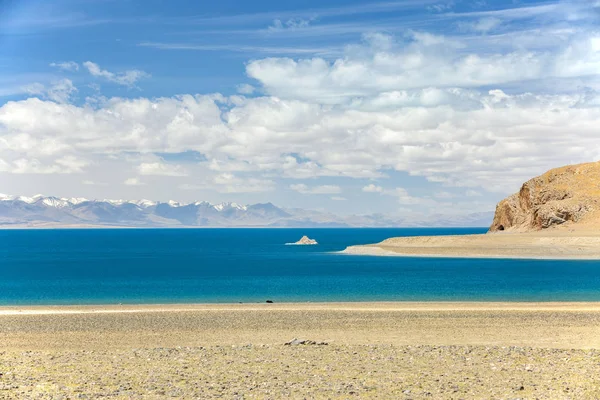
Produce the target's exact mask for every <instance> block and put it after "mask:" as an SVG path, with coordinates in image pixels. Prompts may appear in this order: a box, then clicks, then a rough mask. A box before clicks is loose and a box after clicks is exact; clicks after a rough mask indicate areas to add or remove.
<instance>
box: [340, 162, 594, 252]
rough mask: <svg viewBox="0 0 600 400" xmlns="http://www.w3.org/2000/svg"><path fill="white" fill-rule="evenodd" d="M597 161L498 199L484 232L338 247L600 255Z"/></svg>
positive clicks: (563, 170) (568, 168)
mask: <svg viewBox="0 0 600 400" xmlns="http://www.w3.org/2000/svg"><path fill="white" fill-rule="evenodd" d="M598 188H600V162H593V163H585V164H579V165H569V166H565V167H561V168H556V169H552V170H550V171H548V172H546V173H545V174H542V175H540V176H538V177H535V178H533V179H530V180H529V181H527V182H525V183H524V184H523V185H522V186H521V189H520V190H519V191H518V192H517V193H515V194H513V195H511V196H509V197H507V198H506V199H504V200H502V201H500V202H499V203H498V205H497V207H496V212H495V215H494V220H493V221H492V224H491V226H490V228H489V232H488V233H487V234H484V235H463V236H419V237H395V238H390V239H387V240H384V241H383V242H381V243H376V244H369V245H361V246H349V247H347V248H346V249H345V250H343V251H342V252H341V253H343V254H352V255H375V256H413V257H464V258H472V257H476V258H530V259H559V260H565V259H573V260H600V229H598V227H600V203H599V201H600V200H599V199H600V190H599V189H598Z"/></svg>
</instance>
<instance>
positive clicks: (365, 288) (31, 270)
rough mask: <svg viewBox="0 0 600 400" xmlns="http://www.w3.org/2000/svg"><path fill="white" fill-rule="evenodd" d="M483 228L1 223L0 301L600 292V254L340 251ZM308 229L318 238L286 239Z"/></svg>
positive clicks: (583, 297) (512, 296) (535, 296)
mask: <svg viewBox="0 0 600 400" xmlns="http://www.w3.org/2000/svg"><path fill="white" fill-rule="evenodd" d="M483 232H485V229H484V228H481V229H147V230H144V229H99V230H92V229H90V230H3V231H0V304H3V305H17V304H20V305H24V304H111V303H112V304H114V303H186V302H211V303H212V302H244V303H246V302H264V301H266V300H273V301H274V302H292V301H297V302H306V301H312V302H317V301H403V300H410V301H434V300H438V301H439V300H443V301H446V300H449V301H450V300H451V301H593V300H596V301H597V300H600V262H597V261H548V260H509V259H489V260H485V259H443V258H412V257H411V258H405V257H370V256H349V255H339V254H333V253H332V252H334V251H339V250H342V249H344V248H345V247H346V246H347V245H353V244H365V243H374V242H379V241H381V240H383V239H385V238H388V237H392V236H415V235H446V234H467V233H483ZM302 235H308V236H309V237H311V238H315V239H317V240H318V241H319V245H318V246H286V245H285V243H286V242H294V241H296V240H298V239H299V238H300V237H301V236H302Z"/></svg>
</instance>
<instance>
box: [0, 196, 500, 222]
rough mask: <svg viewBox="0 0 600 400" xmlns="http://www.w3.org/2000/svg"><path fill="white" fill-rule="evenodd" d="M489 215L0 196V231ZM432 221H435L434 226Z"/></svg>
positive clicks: (480, 218)
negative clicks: (365, 212) (388, 213)
mask: <svg viewBox="0 0 600 400" xmlns="http://www.w3.org/2000/svg"><path fill="white" fill-rule="evenodd" d="M492 217H493V213H492V212H490V213H480V214H477V215H469V216H463V217H453V218H452V219H444V218H442V217H441V216H440V218H439V219H437V220H433V221H432V220H429V221H414V220H411V219H410V217H407V218H389V217H385V216H382V215H370V216H369V215H365V216H347V217H340V216H337V215H334V214H330V213H326V212H320V211H312V210H303V209H284V208H279V207H277V206H275V205H274V204H271V203H264V204H250V205H241V204H238V203H220V204H212V203H209V202H207V201H195V202H191V203H181V202H178V201H174V200H169V201H168V202H166V203H163V202H158V201H152V200H146V199H142V200H123V199H118V200H111V199H104V200H88V199H85V198H82V197H74V198H59V197H53V196H43V195H35V196H33V197H26V196H10V195H4V194H0V227H26V226H31V227H36V226H37V227H42V226H48V227H61V226H115V227H116V226H119V227H178V226H179V227H346V226H356V227H367V226H369V227H390V226H399V227H401V226H404V227H410V226H485V225H488V224H489V222H487V223H486V221H491V219H492ZM436 221H438V222H437V223H436Z"/></svg>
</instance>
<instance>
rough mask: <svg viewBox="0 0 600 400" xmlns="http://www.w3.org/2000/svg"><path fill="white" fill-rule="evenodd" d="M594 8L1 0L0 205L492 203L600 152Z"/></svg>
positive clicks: (390, 206) (367, 209) (569, 4)
mask: <svg viewBox="0 0 600 400" xmlns="http://www.w3.org/2000/svg"><path fill="white" fill-rule="evenodd" d="M599 74H600V2H598V1H596V0H581V1H566V0H565V1H490V0H481V1H427V0H425V1H423V0H421V1H413V0H405V1H387V2H365V1H320V2H316V1H287V2H275V1H255V2H241V1H220V2H198V1H169V2H167V1H161V0H149V1H138V0H124V1H116V0H59V1H52V2H50V1H31V0H20V1H10V0H8V1H7V0H5V1H2V2H0V192H3V193H8V194H25V195H33V194H36V193H38V192H41V193H44V194H49V195H57V196H86V197H92V198H104V197H110V198H151V199H156V200H168V199H171V198H172V199H175V200H181V201H191V200H196V199H201V200H209V201H213V202H218V201H237V202H240V203H250V202H259V201H273V202H275V203H276V204H279V205H282V206H289V207H305V208H318V209H325V210H330V211H335V212H338V213H373V212H384V213H389V214H398V215H406V214H417V213H425V214H431V213H445V214H454V213H468V212H477V211H487V210H493V208H494V205H495V203H496V202H497V201H498V200H500V199H501V198H502V197H503V196H505V195H506V194H508V193H511V192H513V191H516V190H517V189H518V186H519V184H520V183H521V182H522V181H523V180H524V179H526V178H529V177H531V176H532V175H535V174H538V173H541V172H543V171H545V170H546V169H548V168H551V167H555V166H560V165H563V164H568V163H575V162H583V161H592V160H596V159H598V155H599V154H600V139H598V128H597V126H600V125H599V122H600V111H599V106H600V97H599V96H598V90H600V78H599Z"/></svg>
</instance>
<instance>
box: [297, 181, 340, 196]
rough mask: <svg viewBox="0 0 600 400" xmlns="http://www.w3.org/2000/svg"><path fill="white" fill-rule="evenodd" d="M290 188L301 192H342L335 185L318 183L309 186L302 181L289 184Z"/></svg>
mask: <svg viewBox="0 0 600 400" xmlns="http://www.w3.org/2000/svg"><path fill="white" fill-rule="evenodd" d="M290 189H292V190H294V191H296V192H298V193H302V194H336V193H341V192H342V188H340V187H339V186H336V185H320V186H312V187H309V186H307V185H305V184H304V183H297V184H293V185H290Z"/></svg>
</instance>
